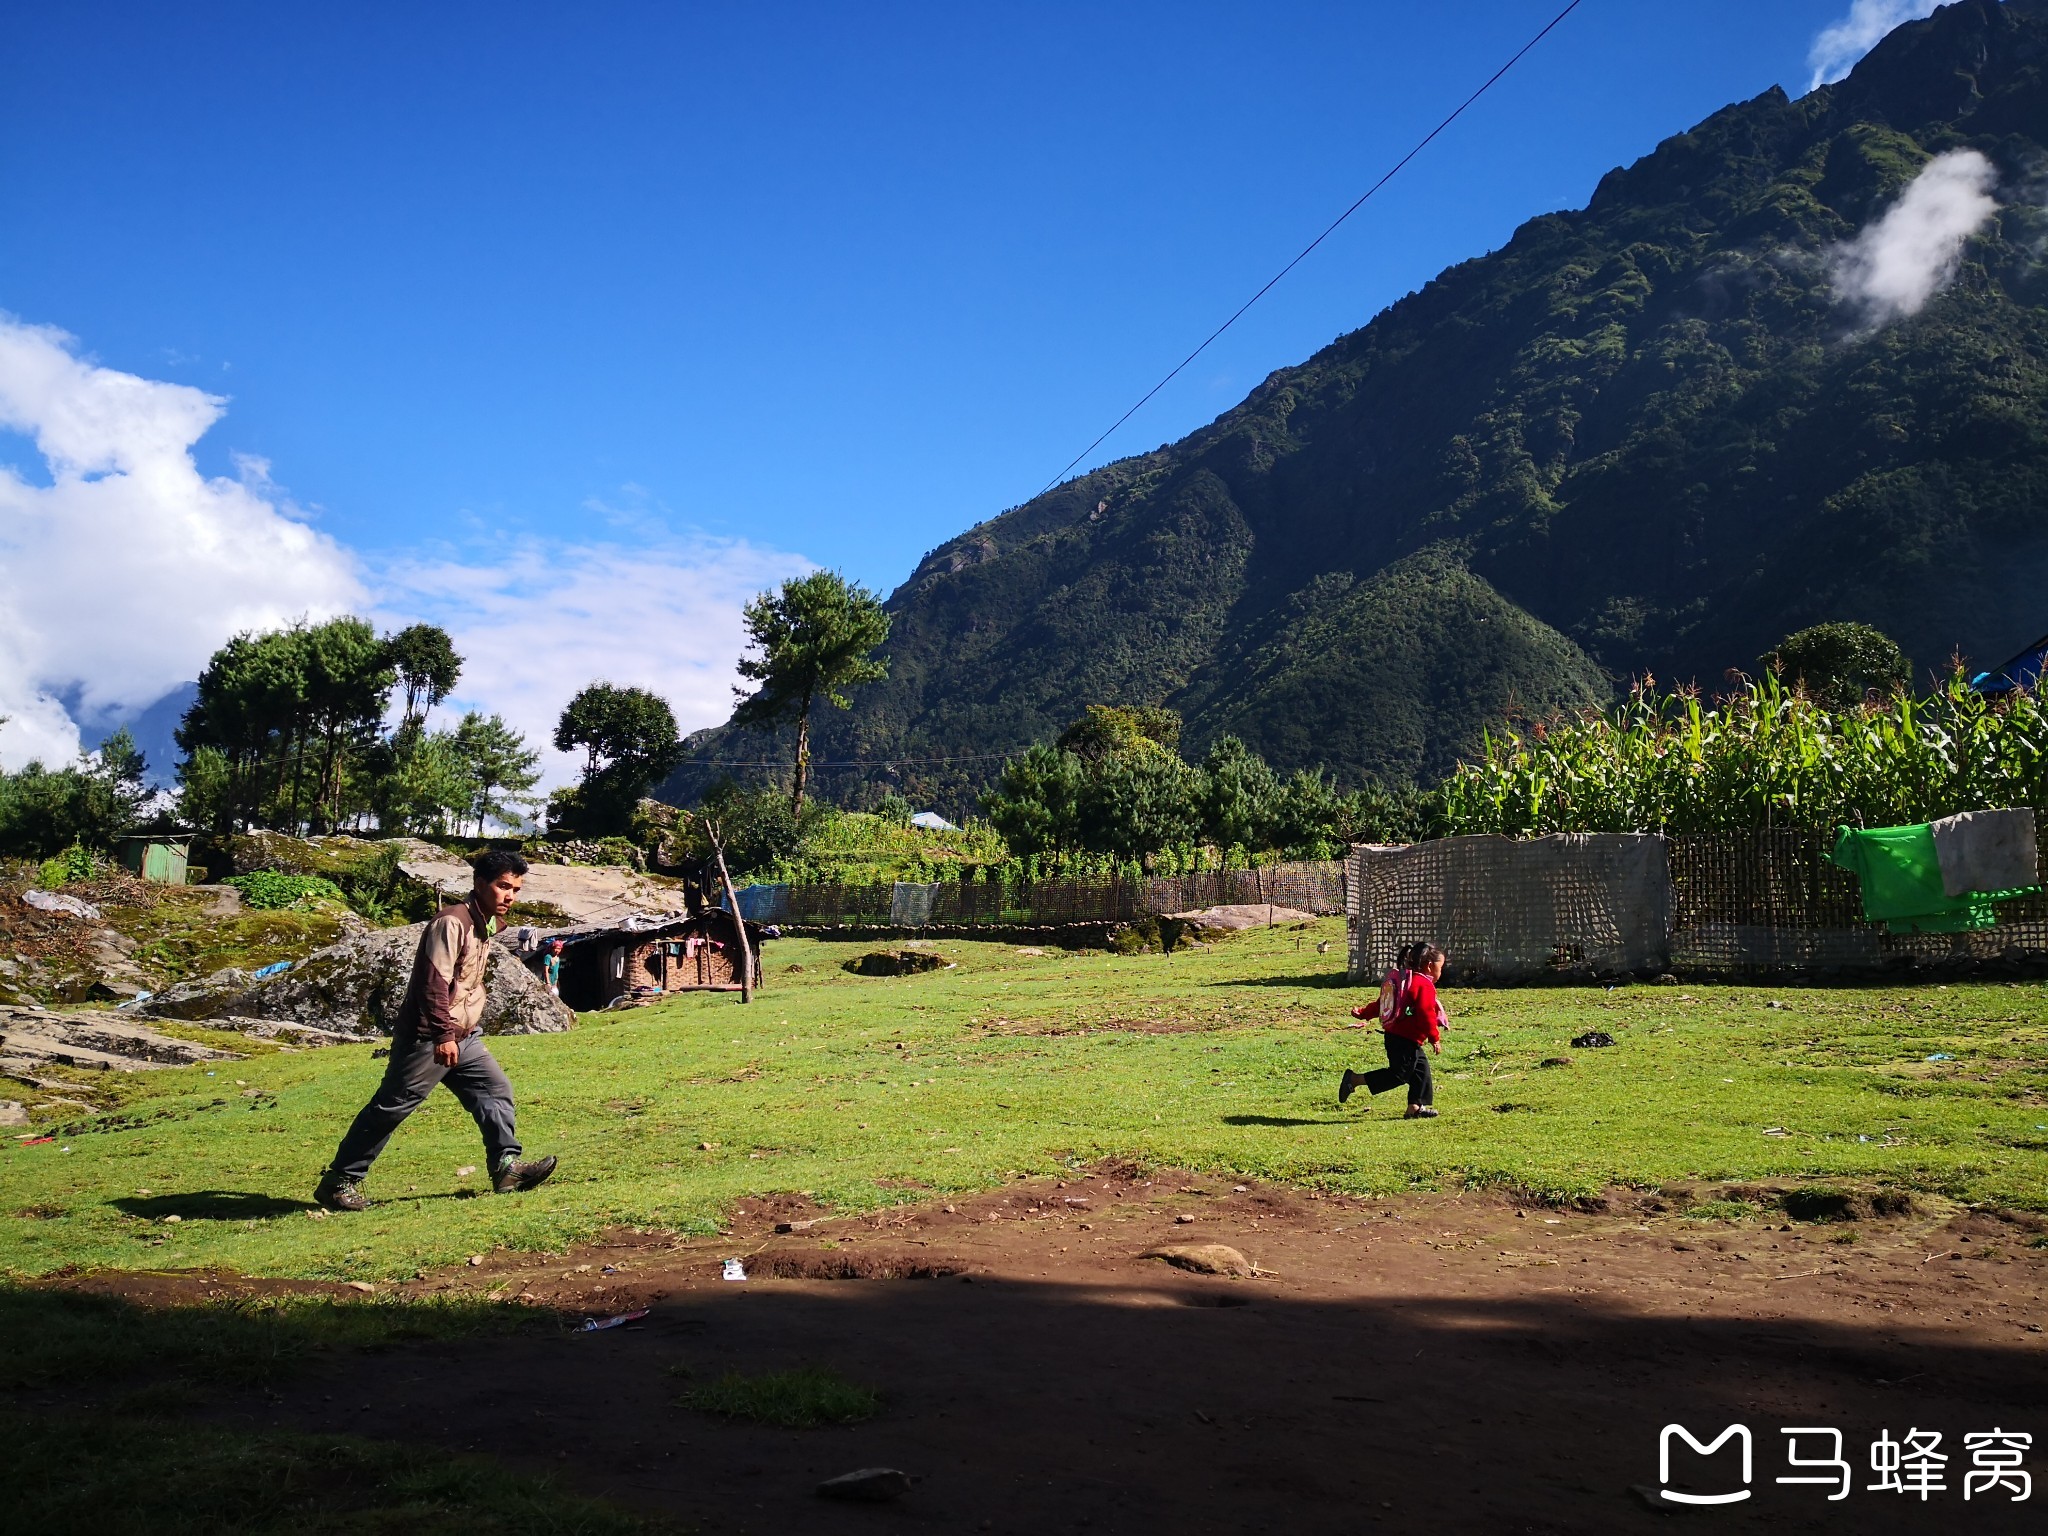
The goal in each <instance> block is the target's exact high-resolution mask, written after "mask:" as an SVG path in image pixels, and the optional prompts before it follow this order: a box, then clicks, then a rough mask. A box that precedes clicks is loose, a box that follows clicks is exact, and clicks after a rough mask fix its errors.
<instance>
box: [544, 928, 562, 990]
mask: <svg viewBox="0 0 2048 1536" xmlns="http://www.w3.org/2000/svg"><path fill="white" fill-rule="evenodd" d="M540 966H541V971H542V973H543V974H544V975H545V976H546V978H547V983H548V996H549V997H554V998H559V997H560V996H561V995H562V941H561V940H560V939H556V940H555V941H554V942H553V943H551V944H549V945H548V952H547V954H546V956H545V957H543V959H542V960H541V963H540Z"/></svg>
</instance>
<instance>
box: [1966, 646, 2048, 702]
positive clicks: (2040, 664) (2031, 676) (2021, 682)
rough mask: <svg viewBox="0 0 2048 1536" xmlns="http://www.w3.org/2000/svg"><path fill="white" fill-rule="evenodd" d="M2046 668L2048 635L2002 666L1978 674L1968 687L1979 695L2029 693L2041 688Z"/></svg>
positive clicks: (2047, 665) (2047, 663)
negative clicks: (2023, 691) (2022, 691)
mask: <svg viewBox="0 0 2048 1536" xmlns="http://www.w3.org/2000/svg"><path fill="white" fill-rule="evenodd" d="M2044 667H2048V635H2043V636H2042V637H2041V638H2040V639H2038V640H2036V641H2035V642H2034V643H2033V644H2032V645H2030V646H2028V647H2027V648H2026V649H2025V650H2024V651H2021V652H2020V653H2019V655H2017V656H2015V657H2013V659H2012V660H2011V661H2008V662H2006V663H2005V665H2003V666H1999V667H1993V668H1992V669H1991V670H1990V671H1989V672H1979V673H1978V674H1977V675H1976V676H1975V677H1973V678H1971V679H1970V686H1971V687H1972V688H1974V689H1976V690H1977V691H1978V692H1979V693H2011V692H2012V691H2013V690H2014V689H2015V688H2025V689H2027V690H2028V691H2029V692H2033V691H2036V690H2038V689H2039V688H2040V686H2041V672H2042V669H2043V668H2044Z"/></svg>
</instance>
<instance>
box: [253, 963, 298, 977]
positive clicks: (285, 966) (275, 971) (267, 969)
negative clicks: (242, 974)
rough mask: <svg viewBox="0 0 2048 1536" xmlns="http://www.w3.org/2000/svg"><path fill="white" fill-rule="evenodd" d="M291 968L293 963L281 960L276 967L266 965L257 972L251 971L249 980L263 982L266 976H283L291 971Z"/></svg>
mask: <svg viewBox="0 0 2048 1536" xmlns="http://www.w3.org/2000/svg"><path fill="white" fill-rule="evenodd" d="M291 968H292V963H291V961H289V960H279V961H278V962H277V963H276V964H274V965H266V966H263V967H261V968H259V969H257V970H253V971H251V972H250V973H249V979H250V980H251V981H261V980H262V979H263V978H264V977H266V976H282V975H283V974H284V973H285V972H286V971H288V970H290V969H291Z"/></svg>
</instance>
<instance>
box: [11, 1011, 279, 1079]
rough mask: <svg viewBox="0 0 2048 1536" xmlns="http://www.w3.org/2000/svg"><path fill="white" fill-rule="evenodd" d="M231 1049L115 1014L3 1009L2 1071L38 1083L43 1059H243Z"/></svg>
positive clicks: (134, 1063) (114, 1068)
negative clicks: (177, 1036) (162, 1031)
mask: <svg viewBox="0 0 2048 1536" xmlns="http://www.w3.org/2000/svg"><path fill="white" fill-rule="evenodd" d="M240 1060H242V1057H241V1056H239V1055H237V1054H236V1053H235V1052H233V1051H223V1050H217V1049H215V1048H214V1047H212V1046H210V1045H199V1044H196V1043H194V1042H193V1041H190V1040H178V1039H174V1038H172V1037H171V1036H169V1035H164V1034H159V1033H158V1032H157V1031H155V1030H153V1029H151V1028H149V1026H148V1025H146V1024H143V1023H140V1022H138V1021H137V1020H135V1019H131V1018H127V1017H124V1016H123V1015H121V1014H117V1013H57V1012H53V1011H51V1010H49V1009H46V1008H10V1007H0V1072H5V1073H7V1075H8V1076H10V1077H19V1078H21V1079H22V1080H23V1081H24V1082H35V1081H37V1079H36V1077H35V1076H34V1071H35V1068H36V1067H37V1066H39V1065H41V1064H43V1063H46V1062H47V1063H51V1064H54V1065H57V1066H65V1067H84V1068H89V1069H92V1070H95V1071H102V1072H143V1071H147V1070H149V1069H150V1068H152V1067H188V1066H191V1065H192V1064H193V1063H195V1062H202V1061H240Z"/></svg>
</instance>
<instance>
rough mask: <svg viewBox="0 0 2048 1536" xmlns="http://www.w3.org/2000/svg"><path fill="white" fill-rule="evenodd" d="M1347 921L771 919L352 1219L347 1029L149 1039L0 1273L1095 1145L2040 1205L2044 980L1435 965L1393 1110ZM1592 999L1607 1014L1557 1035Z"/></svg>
mask: <svg viewBox="0 0 2048 1536" xmlns="http://www.w3.org/2000/svg"><path fill="white" fill-rule="evenodd" d="M1342 937H1343V935H1342V923H1341V922H1340V921H1338V920H1335V919H1331V920H1326V921H1323V922H1320V923H1318V924H1316V925H1314V926H1313V927H1312V928H1309V929H1306V930H1290V929H1278V930H1271V931H1264V930H1259V931H1254V932H1252V933H1249V934H1246V935H1243V936H1241V937H1239V938H1237V939H1234V940H1232V941H1230V942H1227V943H1223V944H1219V945H1216V946H1214V947H1212V948H1209V949H1206V950H1200V951H1193V952H1182V953H1180V954H1175V955H1171V956H1161V955H1139V956H1130V957H1111V956H1105V955H1102V954H1099V953H1095V954H1069V953H1066V952H1063V951H1059V950H1052V951H1048V952H1047V953H1046V954H1044V955H1043V956H1035V955H1030V954H1026V953H1022V952H1020V951H1019V950H1018V949H1016V948H1014V947H1012V946H1009V945H998V944H982V943H965V942H962V943H940V944H938V945H937V946H935V947H936V948H937V949H939V950H940V951H941V952H942V953H944V954H945V955H946V956H947V957H948V958H950V959H953V960H956V961H957V962H958V964H957V966H956V968H954V969H952V970H947V971H942V972H938V973H934V974H929V975H924V976H918V977H913V978H908V979H900V980H898V979H887V980H884V979H865V978H858V977H854V976H850V975H847V974H846V973H844V972H843V971H842V970H841V969H840V966H839V962H840V961H841V960H843V959H845V958H847V957H848V956H850V955H854V954H857V953H860V952H862V950H863V949H865V948H867V947H870V946H855V945H845V944H825V943H818V942H813V941H808V940H785V941H783V942H781V943H777V944H774V945H772V946H771V948H770V951H769V957H768V976H769V981H768V986H767V988H766V989H765V990H764V991H763V992H762V994H761V995H760V997H759V998H758V1000H757V1001H756V1002H755V1003H754V1004H753V1005H752V1006H751V1007H741V1006H740V1005H738V1004H737V1002H735V1001H734V1000H733V999H732V998H731V997H729V996H724V995H705V996H695V997H684V998H679V999H676V1000H674V1001H670V1002H666V1003H663V1004H660V1005H657V1006H654V1007H649V1008H644V1009H640V1010H637V1011H634V1012H631V1013H627V1014H621V1015H612V1016H592V1017H586V1018H584V1019H583V1020H581V1021H580V1022H579V1025H578V1027H577V1029H576V1030H575V1031H574V1032H572V1033H570V1034H567V1035H562V1036H530V1037H524V1038H517V1039H501V1040H498V1041H496V1042H494V1049H495V1050H496V1051H497V1052H498V1054H499V1056H500V1058H501V1059H502V1060H503V1061H504V1063H505V1065H506V1067H507V1068H508V1069H509V1071H510V1072H511V1075H512V1078H513V1081H514V1082H515V1084H516V1085H517V1087H518V1090H519V1094H520V1104H521V1129H522V1132H523V1134H524V1136H525V1139H526V1144H527V1147H528V1150H529V1151H530V1152H558V1153H560V1154H561V1156H562V1159H563V1167H562V1172H561V1173H560V1174H559V1175H558V1176H557V1177H556V1179H555V1181H554V1182H553V1183H551V1184H549V1185H547V1186H546V1187H544V1188H543V1189H541V1190H539V1191H536V1192H535V1193H533V1194H531V1195H527V1196H522V1197H519V1198H503V1199H501V1198H496V1197H493V1196H490V1195H488V1194H486V1193H482V1191H483V1190H484V1188H485V1184H484V1180H483V1179H482V1177H481V1175H480V1174H478V1173H474V1172H473V1173H470V1174H468V1175H467V1176H463V1175H460V1174H459V1173H458V1170H459V1169H461V1168H463V1167H466V1166H469V1165H474V1164H477V1163H480V1162H481V1160H482V1157H481V1150H480V1147H479V1144H478V1142H477V1139H476V1135H475V1131H474V1129H473V1127H472V1126H471V1125H470V1123H469V1121H468V1119H467V1118H466V1117H465V1116H464V1115H463V1114H462V1112H461V1111H460V1109H459V1108H458V1107H457V1105H456V1104H455V1102H454V1100H453V1099H452V1098H451V1097H449V1096H448V1095H446V1094H441V1095H437V1096H436V1098H435V1099H434V1100H433V1101H432V1102H431V1103H430V1105H429V1107H428V1108H427V1109H425V1110H423V1111H422V1112H421V1113H420V1114H419V1115H417V1116H416V1117H415V1118H414V1119H413V1121H412V1122H411V1123H410V1124H409V1125H407V1126H406V1127H405V1128H404V1129H403V1130H402V1131H400V1133H399V1135H398V1137H397V1139H396V1140H395V1141H394V1142H393V1144H392V1147H391V1149H390V1151H389V1152H388V1153H387V1154H386V1155H385V1157H384V1159H383V1161H382V1162H380V1163H379V1165H378V1166H377V1169H376V1171H375V1173H374V1174H373V1176H372V1178H371V1181H370V1184H369V1186H368V1188H369V1193H370V1194H371V1196H372V1197H373V1198H374V1199H376V1200H377V1201H378V1204H377V1206H376V1207H375V1208H374V1209H373V1210H371V1211H370V1212H368V1213H365V1214H363V1215H360V1216H336V1217H331V1218H327V1219H319V1220H316V1219H311V1218H310V1217H309V1215H308V1212H307V1204H308V1196H309V1194H310V1192H311V1189H312V1186H313V1183H314V1180H315V1178H316V1177H317V1175H318V1174H319V1171H320V1169H321V1168H322V1166H323V1165H324V1163H325V1161H326V1159H327V1157H328V1155H329V1154H330V1153H331V1151H332V1149H333V1147H334V1143H335V1141H336V1139H337V1138H338V1137H339V1136H340V1134H341V1131H342V1129H343V1127H344V1126H345V1125H346V1124H347V1121H348V1119H349V1117H350V1116H351V1115H352V1114H353V1113H354V1111H355V1109H356V1108H357V1107H358V1105H359V1104H360V1103H361V1102H362V1100H363V1099H364V1098H365V1096H366V1095H367V1094H368V1093H369V1091H370V1089H371V1087H372V1085H373V1083H374V1081H375V1079H376V1076H377V1073H378V1071H379V1069H380V1067H381V1065H382V1064H381V1063H380V1062H376V1061H373V1060H372V1059H371V1056H370V1049H369V1047H367V1046H362V1047H354V1046H351V1047H340V1048H335V1049H331V1050H324V1051H314V1052H303V1053H298V1054H289V1053H282V1052H265V1053H264V1054H261V1055H259V1056H254V1057H252V1058H251V1059H250V1060H248V1061H246V1062H235V1063H227V1064H224V1065H223V1066H221V1067H219V1068H217V1069H216V1070H215V1071H214V1072H212V1073H208V1072H206V1071H204V1070H203V1069H200V1068H189V1069H181V1070H176V1071H164V1072H152V1073H138V1074H135V1075H134V1077H133V1078H131V1079H125V1080H124V1081H123V1082H122V1083H121V1084H120V1085H119V1087H120V1090H121V1092H122V1094H123V1096H124V1097H123V1102H122V1103H121V1105H120V1107H119V1109H118V1110H117V1111H116V1112H113V1113H109V1114H105V1115H102V1116H100V1117H99V1118H97V1119H93V1120H87V1119H81V1120H75V1121H72V1122H70V1123H69V1124H68V1125H67V1126H66V1127H65V1128H64V1129H63V1131H62V1133H61V1134H60V1135H59V1136H58V1137H57V1139H56V1140H54V1141H51V1142H47V1143H44V1144H40V1145H30V1144H24V1143H8V1144H5V1149H4V1150H0V1158H4V1160H5V1161H4V1163H0V1272H8V1273H13V1274H16V1275H23V1276H27V1275H36V1274H43V1273H48V1272H49V1271H52V1270H55V1269H58V1268H60V1267H64V1266H86V1267H100V1266H111V1267H117V1268H149V1269H168V1268H184V1267H189V1266H198V1265H205V1266H218V1267H221V1268H225V1269H230V1270H237V1271H242V1272H245V1273H250V1274H257V1275H270V1276H326V1277H348V1278H363V1279H372V1280H375V1279H388V1278H401V1277H407V1276H411V1275H413V1274H415V1273H417V1272H419V1271H420V1270H422V1269H424V1268H427V1267H430V1266H434V1265H439V1264H447V1263H451V1262H457V1261H459V1260H461V1259H462V1258H463V1257H464V1256H466V1255H468V1254H473V1253H480V1252H483V1251H486V1250H489V1249H491V1248H495V1247H506V1248H515V1249H528V1250H551V1251H559V1250H560V1249H562V1248H564V1247H565V1246H566V1245H568V1244H570V1243H573V1242H576V1241H578V1240H580V1239H585V1238H589V1237H592V1236H594V1235H596V1234H597V1233H599V1232H601V1231H603V1230H604V1229H605V1228H607V1227H612V1226H631V1227H642V1228H659V1229H664V1230H672V1231H679V1232H711V1231H715V1230H716V1229H717V1227H718V1224H719V1222H720V1219H721V1216H722V1214H723V1213H724V1212H725V1211H727V1210H728V1209H729V1207H730V1206H731V1205H732V1203H733V1202H734V1201H735V1200H738V1199H740V1198H741V1197H744V1196H748V1195H754V1194H759V1193H765V1192H770V1191H781V1190H789V1191H802V1192H804V1193H807V1194H809V1195H811V1196H812V1197H814V1198H815V1199H816V1200H818V1201H819V1202H821V1203H823V1204H826V1205H830V1206H835V1207H838V1208H840V1209H844V1210H863V1209H870V1208H874V1207H877V1206H881V1205H887V1204H891V1203H895V1202H900V1201H904V1200H909V1199H921V1198H927V1197H928V1196H929V1195H930V1194H933V1193H938V1192H945V1191H966V1190H971V1189H976V1188H984V1187H987V1186H989V1185H992V1184H996V1183H1000V1182H1002V1181H1004V1180H1006V1179H1009V1178H1012V1177H1014V1176H1016V1175H1017V1174H1019V1173H1046V1172H1051V1171H1053V1170H1055V1169H1057V1168H1059V1167H1061V1166H1062V1165H1063V1164H1065V1163H1067V1162H1069V1161H1070V1160H1073V1159H1094V1158H1099V1157H1103V1156H1107V1155H1111V1154H1117V1155H1121V1156H1125V1157H1130V1158H1134V1159H1137V1160H1140V1161H1142V1162H1145V1163H1150V1164H1161V1165H1178V1166H1183V1167H1189V1168H1195V1169H1202V1170H1209V1171H1214V1172H1229V1173H1234V1174H1239V1175H1249V1176H1257V1177H1263V1178H1271V1179H1279V1180H1286V1181H1290V1182H1294V1183H1298V1184H1307V1185H1316V1186H1321V1187H1324V1188H1331V1189H1342V1190H1350V1191H1357V1192H1376V1193H1384V1192H1391V1191H1398V1190H1402V1189H1408V1188H1418V1187H1423V1188H1426V1187H1435V1186H1441V1185H1443V1184H1446V1183H1450V1182H1457V1181H1462V1182H1464V1183H1466V1184H1478V1183H1493V1184H1501V1185H1513V1186H1519V1187H1522V1188H1525V1189H1527V1190H1530V1191H1534V1192H1538V1193H1541V1194H1544V1195H1547V1196H1554V1197H1559V1198H1570V1197H1573V1196H1579V1195H1585V1194H1589V1193H1592V1192H1594V1191H1597V1190H1599V1189H1600V1188H1602V1187H1603V1186H1605V1185H1608V1184H1610V1183H1627V1184H1638V1185H1654V1184H1659V1183H1663V1182H1666V1181H1669V1180H1673V1179H1681V1178H1730V1179H1735V1178H1741V1179H1750V1178H1764V1177H1787V1176H1789V1177H1795V1178H1799V1177H1808V1178H1833V1179H1841V1180H1853V1181H1856V1182H1859V1183H1867V1182H1873V1181H1875V1182H1887V1183H1895V1184H1901V1185H1909V1186H1912V1187H1915V1188H1919V1189H1926V1190H1932V1191H1936V1192H1939V1193H1943V1194H1946V1195H1949V1196H1951V1197H1954V1198H1958V1199H1967V1200H1983V1201H1992V1202H1999V1203H2004V1204H2010V1205H2016V1206H2025V1207H2032V1208H2036V1209H2039V1208H2048V1160H2044V1158H2043V1157H2042V1155H2041V1154H2042V1153H2043V1152H2044V1151H2048V989H2044V988H2043V987H2042V986H2040V985H2038V984H2034V983H2027V984H1989V985H1981V986H1955V987H1951V988H1936V987H1933V986H1926V987H1917V988H1911V989H1905V988H1869V989H1834V990H1819V989H1801V988H1784V989H1770V988H1754V987H1727V988H1708V987H1698V986H1686V987H1668V986H1666V987H1653V986H1634V987H1624V988H1620V989H1617V990H1614V991H1612V992H1609V991H1606V990H1603V989H1599V988H1579V989H1548V988H1534V989H1528V990H1523V991H1497V992H1475V991H1450V992H1447V993H1446V999H1447V1002H1448V1004H1449V1006H1450V1008H1451V1010H1452V1013H1453V1032H1452V1033H1451V1035H1450V1036H1449V1037H1448V1039H1447V1041H1446V1045H1445V1051H1444V1055H1443V1057H1442V1058H1441V1059H1440V1061H1439V1062H1438V1067H1439V1071H1440V1079H1439V1088H1438V1095H1437V1102H1438V1104H1439V1106H1440V1107H1441V1109H1442V1110H1443V1117H1442V1118H1441V1119H1439V1120H1436V1121H1430V1122H1408V1121H1403V1120H1401V1119H1400V1105H1399V1103H1398V1102H1396V1100H1397V1099H1398V1097H1399V1096H1398V1095H1391V1094H1390V1095H1387V1096H1386V1097H1384V1098H1382V1099H1380V1100H1378V1101H1376V1102H1374V1103H1373V1104H1372V1105H1371V1107H1370V1108H1369V1109H1368V1108H1367V1105H1366V1100H1365V1099H1364V1098H1363V1096H1361V1097H1360V1098H1358V1099H1354V1100H1353V1101H1352V1104H1351V1105H1350V1106H1349V1107H1348V1108H1345V1109H1339V1108H1338V1107H1337V1105H1336V1102H1335V1097H1334V1088H1335V1083H1336V1077H1337V1074H1338V1072H1339V1070H1340V1069H1341V1068H1342V1067H1344V1066H1345V1065H1347V1064H1349V1065H1357V1066H1368V1065H1379V1064H1380V1062H1381V1060H1382V1059H1383V1058H1382V1055H1381V1052H1380V1048H1379V1042H1378V1037H1377V1036H1376V1035H1375V1034H1372V1033H1369V1032H1365V1031H1355V1030H1352V1029H1349V1028H1346V1027H1345V1026H1347V1025H1348V1024H1349V1023H1350V1020H1349V1017H1348V1008H1349V1006H1350V1005H1351V1004H1352V1003H1353V1002H1355V1001H1357V1000H1359V999H1360V998H1361V996H1362V995H1363V994H1361V993H1360V992H1358V991H1356V990H1354V989H1351V988H1348V987H1345V986H1344V985H1343V984H1342V977H1341V974H1340V970H1339V968H1340V967H1341V963H1342V949H1343V946H1342ZM1320 940H1330V941H1333V942H1332V948H1331V952H1330V953H1329V954H1327V955H1318V954H1317V953H1316V943H1317V942H1318V941H1320ZM796 966H801V970H800V971H799V970H796V969H795V967H796ZM1773 1004H1776V1005H1779V1006H1772V1005H1773ZM1589 1029H1601V1030H1605V1031H1607V1032H1608V1033H1610V1034H1612V1035H1613V1036H1614V1037H1615V1039H1616V1040H1617V1042H1618V1043H1617V1045H1616V1046H1615V1047H1614V1048H1612V1049H1606V1050H1590V1049H1589V1050H1573V1049H1571V1048H1570V1047H1569V1045H1568V1043H1567V1042H1568V1041H1569V1040H1570V1039H1571V1037H1572V1036H1574V1035H1576V1034H1579V1033H1581V1032H1582V1031H1585V1030H1589ZM1559 1055H1563V1056H1568V1057H1570V1058H1572V1063H1573V1064H1572V1065H1570V1066H1559V1067H1549V1068H1545V1067H1542V1066H1539V1065H1538V1063H1539V1062H1541V1061H1542V1060H1543V1059H1544V1058H1547V1057H1553V1056H1559ZM1936 1055H1941V1056H1944V1057H1947V1058H1952V1059H1944V1060H1935V1061H1930V1060H1928V1059H1927V1058H1929V1057H1931V1056H1936ZM38 1129H48V1127H39V1128H38ZM171 1216H177V1217H179V1218H180V1220H178V1221H175V1222H173V1221H170V1220H167V1219H166V1218H168V1217H171Z"/></svg>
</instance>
